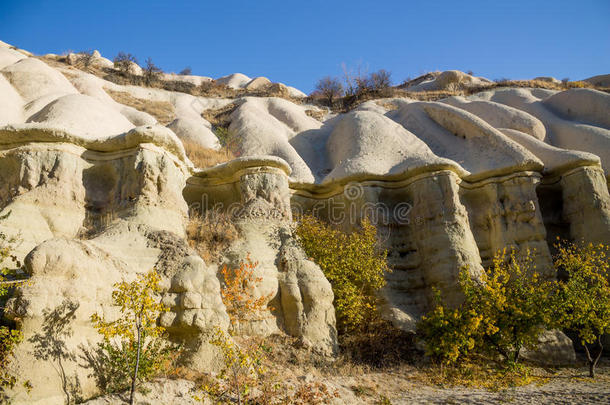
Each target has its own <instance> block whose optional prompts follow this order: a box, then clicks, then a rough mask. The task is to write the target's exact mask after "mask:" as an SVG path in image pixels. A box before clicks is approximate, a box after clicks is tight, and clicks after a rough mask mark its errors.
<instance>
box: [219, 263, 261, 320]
mask: <svg viewBox="0 0 610 405" xmlns="http://www.w3.org/2000/svg"><path fill="white" fill-rule="evenodd" d="M256 266H258V262H253V261H252V259H250V254H248V256H246V261H245V262H242V263H241V264H240V265H239V268H238V269H230V268H229V267H227V266H226V265H225V266H224V267H223V268H222V276H223V278H224V281H225V285H224V287H223V288H222V289H221V291H220V293H221V295H222V301H223V302H224V304H225V306H226V307H227V313H228V314H229V318H230V319H231V326H233V328H235V326H236V325H237V324H238V323H239V322H243V321H246V322H247V321H256V320H260V319H261V317H262V316H261V313H262V312H263V311H264V310H265V308H267V305H266V303H267V302H269V299H270V298H271V296H272V294H268V295H264V296H262V297H259V298H254V297H253V295H252V293H253V290H254V288H255V287H256V285H257V284H258V283H260V282H261V281H262V280H263V279H262V277H257V276H256V275H255V274H254V272H255V269H256ZM268 309H271V310H272V308H268Z"/></svg>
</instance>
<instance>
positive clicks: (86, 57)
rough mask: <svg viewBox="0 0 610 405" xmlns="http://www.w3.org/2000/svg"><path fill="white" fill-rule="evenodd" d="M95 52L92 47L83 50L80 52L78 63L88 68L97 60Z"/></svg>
mask: <svg viewBox="0 0 610 405" xmlns="http://www.w3.org/2000/svg"><path fill="white" fill-rule="evenodd" d="M94 55H95V53H94V51H93V50H92V49H88V50H86V51H81V52H79V53H78V56H79V58H78V64H79V65H80V66H82V67H83V68H85V69H87V68H89V67H90V66H91V64H92V63H93V61H94V60H95V56H94Z"/></svg>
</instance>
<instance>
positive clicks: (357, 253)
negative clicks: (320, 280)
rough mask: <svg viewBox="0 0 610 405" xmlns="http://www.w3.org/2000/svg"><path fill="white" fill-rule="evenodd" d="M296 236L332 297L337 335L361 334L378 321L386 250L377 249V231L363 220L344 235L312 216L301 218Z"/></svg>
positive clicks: (387, 269) (367, 221) (383, 282)
mask: <svg viewBox="0 0 610 405" xmlns="http://www.w3.org/2000/svg"><path fill="white" fill-rule="evenodd" d="M297 235H298V237H299V239H300V242H301V245H302V247H303V249H304V250H305V252H306V253H307V254H308V255H309V257H311V258H312V259H313V260H314V261H315V262H316V263H317V264H318V265H319V266H320V267H321V268H322V271H323V272H324V275H325V276H326V278H327V279H328V281H330V283H331V285H332V288H333V292H334V294H335V301H334V304H335V310H336V314H337V327H338V329H339V331H340V332H342V333H347V332H357V331H361V330H362V329H363V328H364V327H365V326H366V325H367V324H370V323H372V322H373V321H374V320H376V319H378V317H379V313H378V305H379V298H378V295H377V293H378V291H379V289H380V288H381V287H383V286H384V285H385V278H384V274H385V273H386V272H388V271H390V269H389V268H388V265H387V261H386V258H387V251H384V250H382V249H380V248H379V244H378V240H377V229H376V228H375V226H374V225H373V224H372V223H371V222H370V221H369V220H368V219H364V220H363V222H362V225H361V227H360V229H357V230H354V231H353V232H351V233H349V234H348V233H344V232H341V231H340V230H337V229H334V228H332V227H331V226H330V225H327V224H325V223H324V222H322V221H320V220H319V219H317V218H315V217H312V216H304V217H303V218H301V220H300V222H299V225H298V227H297Z"/></svg>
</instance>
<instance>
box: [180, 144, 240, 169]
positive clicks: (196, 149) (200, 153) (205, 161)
mask: <svg viewBox="0 0 610 405" xmlns="http://www.w3.org/2000/svg"><path fill="white" fill-rule="evenodd" d="M182 144H183V145H184V150H185V151H186V156H188V158H189V159H190V160H191V162H193V164H194V165H195V166H196V167H198V168H200V169H205V168H206V167H212V166H216V165H218V164H221V163H225V162H229V161H231V160H233V159H235V155H233V152H231V151H230V150H229V149H228V148H227V147H222V148H221V149H220V150H214V149H210V148H204V147H203V146H201V145H199V144H197V143H194V142H189V141H184V140H183V141H182Z"/></svg>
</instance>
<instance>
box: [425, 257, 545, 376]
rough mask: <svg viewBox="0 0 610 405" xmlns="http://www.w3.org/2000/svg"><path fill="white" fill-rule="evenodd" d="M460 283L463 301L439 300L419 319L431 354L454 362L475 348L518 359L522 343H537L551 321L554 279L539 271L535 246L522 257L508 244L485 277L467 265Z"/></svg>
mask: <svg viewBox="0 0 610 405" xmlns="http://www.w3.org/2000/svg"><path fill="white" fill-rule="evenodd" d="M460 285H461V288H462V292H463V293H464V302H463V303H462V305H461V306H459V307H458V308H455V309H448V308H445V307H444V306H443V305H442V304H441V303H440V302H438V303H437V305H436V307H435V309H434V310H432V311H431V312H430V313H428V314H427V315H426V316H424V317H423V319H422V321H421V322H420V323H419V330H420V331H421V332H422V338H423V339H424V341H425V343H426V346H427V351H428V354H430V355H433V356H434V357H437V358H439V359H441V360H442V361H444V362H445V363H447V364H449V363H454V362H456V361H457V360H458V358H460V356H462V357H464V355H467V354H468V353H470V352H473V351H474V352H479V353H484V354H494V355H501V356H502V358H503V359H504V361H505V362H506V363H507V364H508V365H515V364H517V362H518V360H519V354H520V352H521V349H522V348H523V347H534V346H535V345H536V344H537V342H538V337H539V335H540V334H541V333H542V332H543V331H544V329H545V326H546V325H548V323H549V319H550V315H551V313H552V308H551V305H550V304H551V302H552V301H551V296H552V292H553V291H554V288H555V287H554V283H553V282H550V281H546V280H543V279H542V278H541V277H540V276H539V275H538V273H536V271H535V266H534V265H533V259H532V254H531V252H530V251H527V253H526V255H525V256H524V257H518V256H517V255H516V253H515V252H514V251H512V252H511V253H510V254H508V255H507V253H506V249H505V250H502V251H500V252H498V253H497V254H496V255H495V256H494V259H493V265H492V266H491V267H490V268H489V269H487V270H486V271H485V273H483V275H482V280H480V281H477V280H473V279H472V278H471V276H470V275H469V273H468V271H467V269H462V271H461V272H460ZM439 301H440V298H439Z"/></svg>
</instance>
